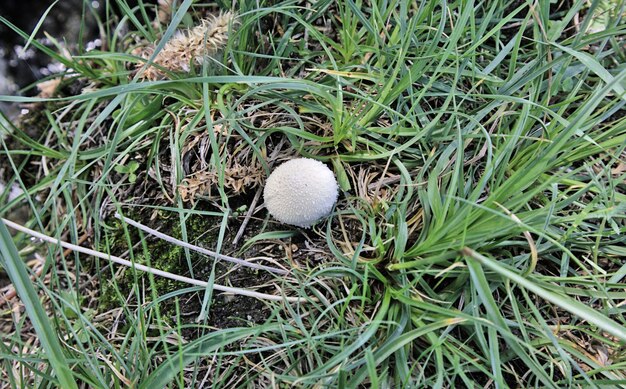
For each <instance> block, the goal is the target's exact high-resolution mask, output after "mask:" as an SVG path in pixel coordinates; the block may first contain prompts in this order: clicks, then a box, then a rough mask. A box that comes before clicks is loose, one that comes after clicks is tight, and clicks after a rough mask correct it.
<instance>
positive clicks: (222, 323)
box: [99, 214, 271, 338]
mask: <svg viewBox="0 0 626 389" xmlns="http://www.w3.org/2000/svg"><path fill="white" fill-rule="evenodd" d="M160 216H162V217H157V220H158V225H154V224H155V222H150V221H149V220H150V217H149V215H145V214H144V215H141V214H132V215H131V214H129V215H128V217H130V218H131V219H133V220H137V221H139V222H141V223H144V224H148V225H150V224H153V225H150V227H153V228H156V229H158V230H159V231H161V232H164V233H166V234H168V235H170V236H172V237H175V238H177V239H182V232H181V228H180V224H179V222H178V218H172V217H170V218H167V217H166V215H165V214H163V215H160ZM220 222H221V218H215V217H207V216H200V215H193V216H191V217H189V219H188V220H187V222H186V227H187V236H188V239H189V240H193V239H195V238H199V237H200V239H201V242H202V243H201V245H202V246H205V247H208V248H213V247H215V241H216V240H217V233H207V231H211V230H216V228H215V226H216V225H219V223H220ZM236 232H237V228H236V227H235V226H233V228H232V229H230V230H229V232H228V233H227V236H226V237H225V241H226V242H229V241H231V240H232V239H233V238H234V234H235V233H236ZM128 234H129V239H127V236H126V232H125V231H124V228H123V226H122V224H121V223H120V222H118V221H116V222H115V223H113V228H112V229H111V232H110V233H109V235H108V236H107V239H108V243H109V247H110V250H111V253H112V254H116V255H121V254H122V253H124V252H126V251H127V250H128V247H129V246H130V245H131V244H129V242H128V241H129V240H130V242H131V243H132V244H134V243H137V242H140V241H142V236H143V241H142V245H141V246H140V247H136V248H135V250H134V258H135V261H136V262H137V263H140V264H148V263H149V264H150V266H152V267H154V268H157V269H160V270H164V271H168V272H171V273H175V274H180V275H185V276H190V273H191V272H190V271H189V266H188V263H187V257H186V256H185V251H184V249H183V248H181V247H180V246H176V245H173V244H170V243H168V242H166V241H163V240H161V239H156V238H154V237H152V236H149V235H140V234H139V232H138V231H137V229H134V228H129V229H128ZM231 235H232V236H231ZM190 261H191V263H192V266H193V269H194V277H195V278H197V279H201V280H206V279H208V278H209V277H210V274H211V271H212V269H213V262H212V259H211V258H208V257H206V256H204V255H200V254H197V253H195V252H193V251H190ZM231 266H232V265H231V264H230V263H227V262H218V263H217V264H216V266H215V273H216V274H215V277H216V280H218V279H219V280H221V281H220V283H223V282H225V283H228V284H229V285H233V286H236V287H243V288H246V287H251V286H256V285H260V284H265V283H266V282H268V281H269V279H270V278H271V276H270V275H268V274H267V273H264V272H257V271H255V270H253V269H249V268H238V269H237V270H236V271H234V272H231ZM136 277H137V279H135V275H134V274H133V271H132V270H131V269H124V270H123V271H122V272H121V275H120V276H118V277H117V279H115V280H108V281H106V282H103V283H102V298H101V300H100V305H99V309H100V310H110V309H113V308H116V307H119V306H120V305H121V304H126V303H127V302H126V299H127V297H128V296H129V294H131V292H132V290H133V287H134V285H135V283H137V285H139V286H140V287H141V286H143V285H150V281H149V280H148V279H147V278H144V277H148V275H147V274H145V273H141V272H137V273H136ZM225 278H227V281H226V280H225ZM153 285H154V289H153V290H150V291H147V290H146V291H143V292H142V296H146V299H147V300H151V299H152V296H153V294H152V293H154V295H156V296H163V295H164V294H167V293H170V292H173V291H176V290H180V289H183V288H188V287H189V285H187V284H185V283H181V282H177V281H174V280H170V279H167V278H163V277H154V284H153ZM202 297H203V296H202V294H201V293H199V294H196V295H195V296H193V295H190V294H187V295H182V296H179V298H180V299H181V301H183V300H182V299H184V303H181V304H180V313H181V318H180V320H181V322H182V323H183V324H187V323H192V322H193V321H194V320H195V318H196V317H198V315H199V313H200V311H201V308H202ZM143 302H145V301H143ZM159 310H160V313H161V316H162V319H163V320H165V321H167V322H169V324H170V325H174V323H175V322H176V320H178V319H177V318H176V315H177V309H176V303H175V299H169V300H166V301H164V302H162V303H161V304H159ZM267 314H268V312H267V310H266V306H265V304H264V303H263V302H261V301H259V300H257V299H254V298H251V297H245V296H225V295H219V294H214V297H213V300H212V301H211V306H210V312H209V317H208V320H207V324H209V325H212V326H215V327H220V328H225V327H234V326H245V325H247V323H250V322H256V323H258V322H263V321H264V320H265V319H266V317H267ZM199 334H200V330H199V329H197V328H196V329H187V330H185V331H184V333H183V335H184V336H185V337H188V338H194V337H196V336H197V335H199Z"/></svg>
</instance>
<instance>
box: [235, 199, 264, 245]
mask: <svg viewBox="0 0 626 389" xmlns="http://www.w3.org/2000/svg"><path fill="white" fill-rule="evenodd" d="M261 193H263V188H262V187H260V188H259V190H257V192H256V194H255V195H254V198H253V199H252V203H250V209H248V212H247V213H246V217H245V218H244V219H243V222H242V223H241V226H240V227H239V231H237V235H235V239H233V247H237V243H239V239H241V237H242V236H243V233H244V231H245V230H246V226H247V225H248V222H249V221H250V218H251V217H252V214H253V213H254V209H255V208H256V204H257V203H258V202H259V199H260V198H261Z"/></svg>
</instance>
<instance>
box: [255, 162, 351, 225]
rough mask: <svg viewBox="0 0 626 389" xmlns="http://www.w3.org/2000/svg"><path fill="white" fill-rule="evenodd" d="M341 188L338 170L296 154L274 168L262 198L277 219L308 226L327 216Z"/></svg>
mask: <svg viewBox="0 0 626 389" xmlns="http://www.w3.org/2000/svg"><path fill="white" fill-rule="evenodd" d="M338 195H339V191H338V188H337V180H336V179H335V174H334V173H333V172H332V170H330V169H329V168H328V167H327V166H326V165H325V164H323V163H322V162H320V161H317V160H315V159H311V158H297V159H292V160H290V161H287V162H285V163H283V164H282V165H280V166H279V167H277V168H276V169H274V171H273V172H272V174H270V176H269V177H268V178H267V181H266V183H265V189H264V190H263V198H264V199H265V206H266V207H267V210H268V211H269V213H270V215H272V216H273V217H274V218H276V219H277V220H278V221H280V222H282V223H286V224H292V225H294V226H298V227H304V228H308V227H310V226H312V225H313V224H314V223H315V222H316V221H318V220H319V219H321V218H323V217H324V216H328V214H330V211H331V210H332V209H333V205H335V202H336V201H337V196H338Z"/></svg>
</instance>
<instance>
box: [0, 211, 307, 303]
mask: <svg viewBox="0 0 626 389" xmlns="http://www.w3.org/2000/svg"><path fill="white" fill-rule="evenodd" d="M2 221H3V222H4V224H6V225H7V226H9V227H11V228H13V229H15V230H18V231H21V232H23V233H25V234H28V235H30V236H33V237H35V238H37V239H41V240H43V241H44V242H48V243H52V244H56V245H59V246H61V247H63V248H66V249H71V250H74V251H78V252H79V253H83V254H87V255H90V256H92V257H97V258H102V259H106V260H107V261H111V262H114V263H117V264H119V265H123V266H127V267H130V268H134V269H136V270H140V271H144V272H146V273H150V274H154V275H156V276H161V277H165V278H169V279H171V280H174V281H179V282H184V283H187V284H190V285H196V286H201V287H203V288H206V287H208V286H209V283H208V282H206V281H201V280H196V279H194V278H189V277H185V276H181V275H178V274H174V273H169V272H166V271H163V270H159V269H154V268H151V267H148V266H144V265H140V264H137V263H133V262H131V261H128V260H126V259H122V258H120V257H116V256H114V255H110V254H105V253H101V252H99V251H95V250H91V249H88V248H86V247H82V246H77V245H75V244H72V243H67V242H64V241H62V240H59V239H56V238H53V237H51V236H48V235H44V234H42V233H40V232H37V231H33V230H31V229H29V228H26V227H24V226H22V225H20V224H17V223H13V222H12V221H10V220H7V219H2ZM213 289H215V290H218V291H220V292H225V293H232V294H238V295H242V296H249V297H255V298H258V299H261V300H272V301H288V302H301V303H303V302H307V301H309V299H305V298H302V297H286V296H285V297H283V296H277V295H273V294H266V293H259V292H255V291H252V290H248V289H242V288H233V287H229V286H223V285H218V284H213ZM310 300H311V301H314V299H313V298H312V299H310Z"/></svg>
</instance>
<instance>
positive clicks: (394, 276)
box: [0, 0, 626, 388]
mask: <svg viewBox="0 0 626 389" xmlns="http://www.w3.org/2000/svg"><path fill="white" fill-rule="evenodd" d="M118 3H119V4H120V7H121V8H122V10H123V14H122V17H121V19H119V21H120V23H122V24H123V23H127V26H129V31H128V33H127V34H123V33H122V31H124V29H123V28H121V27H120V28H119V29H118V30H117V31H110V33H107V35H106V36H105V37H104V38H105V40H106V42H107V44H106V45H105V47H107V48H108V49H107V51H101V52H97V51H96V52H89V53H78V55H76V56H75V57H74V58H72V59H67V58H64V57H62V56H59V55H58V54H56V53H54V52H50V53H49V54H50V55H51V56H53V57H54V58H57V59H58V60H59V61H65V62H66V68H67V69H69V70H68V71H67V72H66V73H65V74H63V75H60V76H59V77H62V78H63V79H64V82H67V83H71V82H73V81H75V82H79V81H80V82H81V84H82V85H88V86H89V87H88V88H81V90H79V91H77V93H75V94H72V95H70V96H65V97H63V98H62V99H57V100H54V99H47V98H46V99H43V100H44V101H46V102H52V103H54V104H53V105H52V104H51V105H49V106H47V108H46V106H44V108H43V110H42V111H43V112H39V113H38V115H40V117H45V118H46V121H45V122H44V123H43V126H41V127H38V128H40V131H39V132H33V133H29V134H24V132H23V131H21V129H20V127H21V126H23V123H24V121H23V120H22V121H21V122H18V123H16V125H13V124H12V123H9V122H8V121H7V120H6V119H4V118H2V117H0V118H2V119H1V120H2V121H1V122H0V125H1V126H2V128H3V129H4V132H5V133H6V134H7V135H8V136H10V137H11V141H6V140H2V145H3V149H2V153H3V155H5V156H6V158H5V159H4V161H6V162H4V163H2V165H1V167H0V168H3V169H5V170H4V175H3V177H8V179H7V181H8V182H7V185H6V187H7V188H8V187H12V186H13V183H16V184H17V185H18V186H19V187H20V188H22V189H23V190H24V194H23V195H21V196H20V197H18V198H15V199H13V200H12V201H9V202H8V203H6V204H5V205H2V206H0V214H2V216H5V215H7V214H9V213H10V212H12V211H14V210H15V209H17V208H18V207H20V206H23V205H26V206H27V207H28V209H30V212H31V214H30V216H29V217H28V218H27V220H26V221H25V224H29V225H30V226H31V227H33V228H35V229H39V230H42V231H47V233H48V234H50V235H54V236H59V237H60V236H63V237H64V239H66V240H69V241H72V242H76V243H79V242H81V244H91V245H93V246H95V247H100V248H102V250H103V251H107V250H109V251H110V250H111V249H112V248H113V247H115V252H116V253H119V254H118V255H125V256H126V257H128V258H131V259H135V258H136V260H142V259H143V260H148V259H149V260H150V261H152V262H159V261H163V260H166V259H167V257H169V255H167V253H171V252H172V251H171V250H167V247H168V245H167V244H165V243H163V242H160V243H159V244H158V245H153V243H154V242H152V241H150V240H146V239H142V238H141V237H140V236H137V235H136V232H131V231H133V230H131V229H130V227H129V226H127V225H125V224H124V223H121V224H116V223H117V222H116V221H114V220H112V219H111V216H112V214H113V213H114V212H119V213H120V214H131V213H133V214H141V215H143V216H142V218H143V220H141V221H142V222H144V223H145V224H151V225H153V224H154V223H155V220H160V218H167V220H168V223H172V224H173V225H174V226H175V230H176V234H175V235H176V237H177V238H179V239H180V240H183V241H187V242H202V241H207V242H211V249H212V250H215V251H217V252H220V253H222V252H223V253H227V254H237V255H238V256H242V257H250V256H254V257H257V258H261V260H262V261H266V262H268V264H271V263H272V262H279V263H281V264H282V265H283V266H289V267H291V268H292V269H293V270H292V272H291V273H290V274H289V275H288V276H285V277H283V276H271V275H264V278H261V277H254V276H253V275H251V274H250V273H240V272H238V270H236V269H231V268H227V269H223V268H221V269H220V268H219V267H216V265H214V262H212V261H209V262H206V261H207V258H202V260H200V259H199V258H197V257H196V256H194V255H192V254H191V253H190V252H189V251H188V250H185V249H183V250H181V249H175V250H174V252H175V254H176V255H174V258H170V259H171V260H178V264H179V266H180V267H179V271H186V272H187V273H188V274H193V275H197V276H199V277H204V278H206V279H207V281H208V284H209V286H208V287H207V288H195V287H194V288H182V289H178V288H172V289H169V288H168V289H163V288H160V287H159V281H157V280H155V279H154V277H153V276H150V275H143V276H142V275H141V274H139V273H137V272H135V271H128V272H127V276H125V277H122V276H120V274H119V273H118V271H117V270H116V268H109V267H108V266H109V265H108V264H101V263H99V262H95V266H94V267H95V269H92V268H86V267H85V266H84V261H85V260H86V258H83V257H81V256H79V255H78V254H76V253H71V252H64V251H63V250H59V249H58V248H55V247H44V246H41V245H40V244H38V243H37V242H32V241H29V240H28V239H26V237H24V236H22V235H18V236H16V237H15V238H14V239H9V238H7V237H6V236H5V238H4V241H3V242H4V243H5V245H6V246H7V247H9V244H10V243H12V242H10V241H11V240H14V241H15V243H16V244H17V246H18V247H19V248H20V249H21V252H22V254H25V253H29V252H37V253H39V255H41V256H45V259H46V263H47V265H48V266H47V267H45V268H44V269H45V272H46V273H45V274H42V276H41V277H39V276H36V275H35V276H34V277H33V276H32V274H31V275H29V276H31V277H32V279H31V278H30V277H29V276H24V272H23V271H22V270H24V269H21V268H20V266H19V265H20V264H21V263H22V261H21V258H19V256H18V255H17V254H15V253H10V254H9V255H6V256H4V257H3V259H2V261H4V262H1V263H0V265H1V266H3V267H4V268H6V269H7V270H8V271H10V272H11V276H12V277H13V279H12V283H16V282H17V283H19V282H22V284H23V285H31V286H32V284H34V286H35V287H34V288H33V290H34V291H35V292H38V293H39V295H40V296H42V297H45V299H46V301H47V302H49V303H47V304H46V305H45V309H46V310H47V312H48V314H49V315H50V317H53V316H54V317H56V319H55V321H54V322H53V324H50V325H48V326H45V325H44V326H43V327H41V328H40V329H38V331H45V334H47V335H48V337H46V338H45V339H44V341H45V342H42V343H39V342H38V341H37V340H36V339H35V340H33V341H32V343H28V345H29V347H27V348H25V347H23V346H24V345H25V343H26V342H25V341H24V340H23V339H22V338H21V335H24V334H29V335H30V337H29V338H28V339H33V336H32V334H33V333H34V330H33V329H32V328H30V327H28V326H26V325H25V324H26V319H25V316H20V317H19V318H16V320H15V323H12V326H11V332H9V333H6V334H3V335H1V336H2V340H3V342H0V355H2V357H3V358H0V364H1V365H2V366H3V369H4V370H5V371H20V372H22V373H20V374H21V375H19V376H17V377H18V378H14V376H10V375H8V374H5V376H3V377H2V380H4V381H5V382H7V383H9V384H11V385H14V386H19V384H20V383H21V382H28V383H29V384H30V383H33V385H35V384H42V383H43V382H48V381H47V380H50V381H51V382H54V384H58V383H61V382H63V383H67V382H71V380H72V379H73V380H75V381H79V382H81V383H84V384H85V385H87V386H92V387H109V386H111V385H120V386H121V385H128V386H140V387H151V386H158V387H166V386H172V387H173V386H178V387H200V386H202V385H206V384H207V382H211V383H213V385H214V386H216V387H240V386H251V387H266V386H271V385H282V386H301V387H316V386H329V387H335V386H337V387H343V386H363V387H368V386H371V387H404V386H406V387H475V386H482V387H534V386H541V387H554V388H556V387H570V386H572V387H576V386H581V387H582V386H592V387H593V386H602V385H608V386H612V387H616V386H619V385H622V384H623V382H624V380H626V376H625V374H624V365H625V364H626V355H625V353H624V352H623V349H624V344H625V342H626V331H625V330H624V325H625V324H626V323H625V322H624V315H623V313H624V312H623V306H624V304H623V300H624V298H626V295H625V294H624V292H623V279H624V275H625V274H626V273H625V271H624V264H623V261H622V258H623V257H625V256H626V251H625V250H624V249H623V247H624V243H625V239H626V238H624V236H626V235H625V234H626V217H625V216H624V214H625V212H624V210H625V204H626V185H625V179H626V169H625V168H624V166H626V146H625V145H626V117H625V116H624V106H625V105H626V100H624V86H623V85H624V79H626V70H624V68H623V66H622V65H621V64H622V63H624V61H625V58H626V55H625V53H624V50H623V42H624V38H623V36H624V32H625V28H624V23H623V19H622V17H623V12H618V11H615V12H610V13H608V14H606V19H603V22H602V24H603V28H604V29H603V30H602V31H600V32H597V33H582V32H585V31H590V30H589V28H588V27H589V26H590V25H591V24H592V23H594V20H595V19H594V18H596V17H597V14H596V13H595V10H597V9H599V6H598V4H596V3H594V5H592V6H591V8H589V7H588V5H587V4H586V3H585V2H582V1H579V2H556V3H554V2H551V3H550V2H537V3H535V4H529V3H514V4H511V3H509V2H505V1H492V2H483V3H472V2H466V1H457V2H449V3H446V4H445V6H442V4H441V3H439V2H436V1H423V2H420V3H419V4H418V3H415V4H413V3H410V4H409V3H404V2H400V3H398V2H396V3H394V2H382V3H376V2H369V3H366V2H361V1H354V2H349V3H344V2H331V1H320V2H317V3H316V7H315V8H313V7H299V6H297V5H296V6H294V3H293V2H279V3H276V2H266V1H260V2H258V1H242V2H238V7H239V8H238V9H237V10H233V11H237V14H238V15H239V16H238V22H239V23H238V28H237V29H236V30H235V31H233V30H231V31H232V34H233V35H232V36H229V38H228V41H227V42H225V46H224V49H223V50H222V52H221V56H220V58H219V61H220V63H221V64H222V65H223V66H220V67H210V66H204V64H203V66H202V69H201V70H200V69H198V70H197V71H195V70H194V72H191V73H189V74H186V71H185V68H184V67H180V68H179V69H174V72H172V73H171V75H174V74H175V73H176V77H171V79H162V76H163V74H168V75H169V73H167V72H165V73H163V74H161V75H159V76H155V77H154V78H153V79H151V80H140V79H135V78H134V77H133V72H134V71H135V69H134V65H132V64H135V63H136V62H137V60H138V59H137V57H136V56H133V55H132V53H134V52H135V49H136V48H137V42H140V43H141V42H154V41H155V40H157V39H159V41H158V43H157V44H156V45H155V46H154V50H155V51H154V53H152V55H151V57H152V59H153V67H154V69H159V70H166V69H165V68H166V67H165V66H161V68H159V66H158V65H159V64H158V61H157V58H158V57H159V55H160V53H161V52H163V50H164V49H165V48H166V47H167V45H168V42H170V41H171V39H172V38H173V37H174V34H175V32H176V31H177V30H178V29H179V27H180V24H181V23H182V22H185V23H186V25H187V26H189V27H190V26H193V25H194V24H195V23H196V22H195V21H199V20H202V18H203V17H205V16H206V14H209V13H214V14H215V13H216V12H218V10H216V9H214V8H210V7H209V6H208V5H201V4H198V5H197V6H192V2H191V1H189V0H187V1H183V2H182V3H181V4H180V6H179V7H176V3H175V2H173V3H168V4H169V5H171V8H168V12H167V19H168V20H171V23H170V24H169V25H167V26H166V28H165V29H164V31H163V32H162V33H160V32H159V33H157V32H156V31H154V30H153V29H152V27H151V26H152V22H153V17H152V15H151V14H150V13H149V11H150V9H149V8H146V7H144V6H139V7H136V8H131V7H130V6H128V4H126V3H125V2H124V1H120V2H118ZM619 7H622V8H621V9H623V7H624V5H623V2H621V3H620V4H619V6H618V8H619ZM224 12H225V10H224ZM0 21H2V22H3V23H5V24H6V25H9V26H10V23H9V22H8V21H6V20H3V19H1V18H0ZM106 21H107V24H106V25H103V26H102V27H103V28H102V30H103V31H107V28H109V27H110V26H113V25H116V22H117V21H118V19H117V16H115V15H113V14H110V15H107V20H106ZM576 31H578V32H581V33H578V34H575V32H576ZM16 33H20V34H22V36H24V38H25V39H28V34H24V33H23V32H20V31H19V30H17V29H16ZM205 38H206V36H203V37H202V39H203V40H204V39H205ZM32 44H33V45H35V46H36V47H39V48H40V49H42V50H44V49H45V47H42V46H41V45H38V43H37V42H36V41H33V42H32ZM148 62H149V61H148ZM192 62H193V61H192V60H191V57H189V58H187V61H186V63H185V64H186V65H187V64H188V65H191V64H192ZM181 66H183V65H181ZM150 69H152V68H151V67H148V68H147V69H146V71H149V70H150ZM190 69H191V68H190ZM181 70H182V71H181ZM155 71H156V70H155ZM62 84H63V83H62ZM2 99H3V100H6V101H14V102H15V101H26V102H36V101H39V100H38V99H33V98H19V97H3V98H2ZM293 156H305V157H312V158H316V159H319V160H322V161H324V162H326V163H328V165H329V166H332V167H333V169H334V171H335V174H336V176H337V178H338V182H339V184H340V187H341V188H342V190H343V192H342V194H341V196H340V199H339V201H338V203H337V206H336V208H335V211H334V213H333V214H332V215H331V217H330V218H329V219H328V220H327V221H325V222H324V223H322V224H320V225H318V226H316V227H315V228H313V229H312V230H310V231H298V230H292V229H288V228H285V226H282V225H278V224H275V222H274V221H272V220H271V219H270V218H268V217H267V215H266V213H265V212H264V211H263V210H262V208H261V207H258V206H257V204H256V203H255V200H254V199H255V195H256V194H255V193H254V191H257V192H258V190H259V188H258V187H259V185H260V182H261V180H259V181H258V182H256V181H255V182H254V183H250V185H249V187H248V189H250V190H249V191H244V190H240V189H241V188H243V187H245V185H246V184H245V183H243V182H242V183H237V184H236V185H239V186H235V184H232V183H233V182H235V181H230V179H231V178H233V177H229V173H228V172H229V167H232V166H245V167H246V168H250V169H254V172H256V173H258V172H263V173H265V174H267V173H269V171H270V170H271V169H270V167H271V166H272V163H274V162H278V161H281V160H283V159H287V158H291V157H293ZM196 172H203V173H206V174H207V177H208V182H207V183H206V185H207V187H202V188H201V190H197V193H196V194H195V195H194V196H193V201H186V200H189V199H190V197H189V196H187V195H189V193H188V192H185V189H188V188H191V186H190V183H194V182H192V181H191V179H193V178H194V177H195V178H198V177H200V175H199V174H196V176H194V173H196ZM133 175H134V177H133ZM131 177H133V178H131ZM234 179H239V178H238V177H236V176H235V177H234ZM194 184H195V183H194ZM0 196H2V195H0ZM4 196H5V198H6V197H7V195H6V194H4ZM0 198H1V197H0ZM199 219H200V220H203V219H206V220H212V221H213V224H214V227H212V228H208V229H207V231H205V232H204V233H203V232H202V229H203V228H196V227H195V226H196V223H197V222H196V221H197V220H199ZM246 219H247V220H248V221H247V222H245V221H244V220H246ZM151 220H152V222H151ZM246 223H248V224H247V227H246V228H245V229H244V235H243V237H244V238H243V239H244V243H243V245H241V246H240V247H233V246H232V245H229V243H230V242H231V241H232V240H234V238H232V237H233V236H234V235H235V234H234V232H235V231H238V230H239V229H240V228H241V225H242V224H246ZM120 229H121V230H120ZM207 234H208V235H210V238H207V237H206V235H207ZM5 235H6V234H5ZM166 251H167V253H166ZM148 253H149V254H148ZM200 264H202V266H199V265H200ZM7 265H10V266H7ZM69 265H72V266H69ZM164 266H166V265H165V264H164ZM199 267H201V270H200V269H199ZM20 269H21V270H20ZM18 273H20V274H21V276H20V274H18ZM16 274H17V276H16ZM103 274H106V275H107V277H106V278H107V282H110V289H109V290H108V291H109V292H110V293H113V294H115V295H116V296H117V298H116V299H115V300H117V301H124V302H125V303H124V304H118V305H117V306H116V305H113V306H111V307H108V308H110V309H108V310H101V311H96V312H94V306H95V307H97V304H96V305H94V304H93V301H94V300H96V299H97V296H95V295H94V294H93V293H91V294H89V295H88V296H89V297H88V298H83V299H80V298H78V296H80V293H79V292H81V291H90V290H94V288H93V287H94V285H93V283H97V282H98V279H99V277H101V276H102V275H103ZM76 275H82V278H80V277H76ZM85 278H89V280H90V282H91V283H89V284H86V283H84V282H82V281H80V280H81V279H83V280H84V279H85ZM15 280H17V281H15ZM244 281H248V282H250V284H247V285H246V286H247V287H250V288H256V289H259V290H263V291H264V292H266V293H274V294H276V295H284V296H301V297H302V298H305V299H308V300H307V302H306V303H289V302H287V301H280V302H273V301H257V302H256V303H255V304H250V301H243V300H238V299H236V298H235V299H233V298H232V297H230V296H224V295H219V293H218V292H217V291H214V290H213V289H212V288H211V286H210V285H211V284H213V283H215V284H229V283H232V284H236V283H238V282H244ZM87 285H89V288H88V287H87ZM161 286H162V285H161ZM167 286H168V287H169V286H171V285H167ZM7 287H11V285H7ZM25 290H26V289H25ZM96 290H97V288H96ZM59 291H64V292H68V293H63V294H61V293H60V292H59ZM70 292H71V293H70ZM308 296H313V297H315V299H310V298H309V297H308ZM20 297H21V299H22V300H21V303H18V304H22V306H25V307H30V308H33V307H35V308H36V307H37V303H36V301H37V299H36V298H34V297H33V296H32V292H30V293H29V296H26V297H24V296H21V295H20ZM29 297H30V298H29ZM13 301H14V302H15V301H16V300H13ZM90 302H91V304H90ZM86 307H89V309H87V308H86ZM33 309H34V308H33ZM37 310H38V312H34V311H33V312H34V313H33V314H32V315H30V316H29V318H30V320H35V321H39V324H41V323H44V324H45V320H46V319H44V318H43V317H42V315H41V312H40V310H39V309H37ZM251 310H253V311H254V312H253V313H250V314H248V311H251ZM2 312H9V310H8V309H5V310H3V311H2ZM11 312H13V311H11ZM259 312H261V313H263V314H262V315H258V314H259ZM216 315H217V316H216ZM219 315H225V316H228V318H226V319H224V320H215V319H216V317H218V316H219ZM248 316H250V317H248ZM2 317H3V318H8V317H9V316H8V314H4V316H2ZM11 318H13V316H12V317H11ZM196 320H198V321H197V322H196ZM227 327H230V328H227ZM22 330H23V332H22ZM50 334H55V335H57V336H58V338H59V339H60V340H62V341H61V342H55V341H54V339H51V337H50V336H49V335H50ZM42 347H43V348H44V349H52V350H53V351H54V352H55V353H54V356H56V358H53V359H50V358H47V357H46V356H45V355H51V354H49V353H48V354H44V353H43V351H42ZM13 350H27V351H26V352H24V353H22V354H19V353H18V354H16V353H15V351H13ZM45 351H47V350H45Z"/></svg>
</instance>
